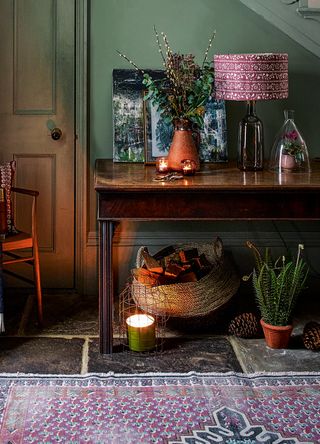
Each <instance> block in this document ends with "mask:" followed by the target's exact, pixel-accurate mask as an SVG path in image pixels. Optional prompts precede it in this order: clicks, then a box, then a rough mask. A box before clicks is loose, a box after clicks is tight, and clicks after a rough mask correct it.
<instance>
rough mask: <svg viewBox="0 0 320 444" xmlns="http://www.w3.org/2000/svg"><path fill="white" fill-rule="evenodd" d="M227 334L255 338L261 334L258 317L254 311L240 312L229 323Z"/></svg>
mask: <svg viewBox="0 0 320 444" xmlns="http://www.w3.org/2000/svg"><path fill="white" fill-rule="evenodd" d="M228 331H229V334H230V335H234V336H238V337H239V338H247V339H249V338H256V337H257V336H259V334H261V326H260V322H259V319H258V317H257V316H256V315H255V314H254V313H242V314H240V315H238V316H236V317H235V318H234V319H232V321H231V322H230V324H229V330H228Z"/></svg>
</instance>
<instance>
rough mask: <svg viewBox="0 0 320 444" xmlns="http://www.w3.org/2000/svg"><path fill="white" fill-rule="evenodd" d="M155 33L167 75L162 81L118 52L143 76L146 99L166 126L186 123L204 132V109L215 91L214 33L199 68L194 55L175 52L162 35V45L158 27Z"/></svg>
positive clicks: (162, 34)
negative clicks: (181, 121) (212, 50)
mask: <svg viewBox="0 0 320 444" xmlns="http://www.w3.org/2000/svg"><path fill="white" fill-rule="evenodd" d="M154 32H155V36H156V41H157V46H158V51H159V53H160V55H161V58H162V63H163V67H164V71H165V77H164V78H163V79H153V78H152V77H151V76H150V75H149V74H147V73H145V72H144V71H143V70H142V69H140V68H139V67H138V66H137V65H136V64H135V63H134V62H133V61H132V60H130V59H129V58H128V57H127V56H126V55H125V54H122V53H121V52H119V51H118V54H119V55H120V56H121V57H123V58H124V59H125V60H127V61H128V62H129V63H130V64H131V65H132V66H134V68H135V69H137V70H138V71H140V72H141V73H142V74H143V84H144V86H145V87H146V90H147V94H146V95H145V97H144V98H145V100H151V102H152V104H153V105H154V106H156V107H157V109H158V110H159V111H160V114H161V116H162V117H163V119H164V121H165V123H167V124H168V123H171V122H173V123H174V121H176V120H181V119H183V120H188V121H190V122H192V123H194V124H196V125H197V127H198V128H202V126H203V116H204V113H205V105H206V103H207V101H208V99H209V97H210V96H211V94H212V89H213V81H214V70H213V65H212V63H209V62H208V55H209V50H210V48H211V46H212V41H213V39H214V37H215V33H213V34H212V36H211V38H210V39H209V43H208V47H207V49H206V51H205V53H204V59H203V62H202V65H201V66H200V65H198V64H197V63H196V62H195V57H194V55H192V54H180V53H177V52H173V51H172V49H171V47H170V45H169V42H168V39H167V36H166V35H165V34H164V33H163V32H162V33H161V37H162V40H163V43H161V41H160V38H159V35H158V32H157V30H156V28H155V27H154Z"/></svg>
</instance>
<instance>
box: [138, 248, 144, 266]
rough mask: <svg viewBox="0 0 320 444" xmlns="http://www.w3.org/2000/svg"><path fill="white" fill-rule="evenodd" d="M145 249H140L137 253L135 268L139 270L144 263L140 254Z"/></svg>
mask: <svg viewBox="0 0 320 444" xmlns="http://www.w3.org/2000/svg"><path fill="white" fill-rule="evenodd" d="M145 248H146V247H140V248H139V250H138V252H137V259H136V268H141V267H142V265H143V263H144V260H143V256H142V253H143V251H144V250H145Z"/></svg>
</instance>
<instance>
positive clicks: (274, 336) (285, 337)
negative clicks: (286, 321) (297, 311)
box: [260, 319, 293, 348]
mask: <svg viewBox="0 0 320 444" xmlns="http://www.w3.org/2000/svg"><path fill="white" fill-rule="evenodd" d="M260 323H261V326H262V329H263V333H264V337H265V340H266V343H267V346H268V347H270V348H287V347H288V344H289V340H290V337H291V333H292V329H293V327H292V325H285V326H278V325H270V324H267V323H266V322H264V320H263V319H260Z"/></svg>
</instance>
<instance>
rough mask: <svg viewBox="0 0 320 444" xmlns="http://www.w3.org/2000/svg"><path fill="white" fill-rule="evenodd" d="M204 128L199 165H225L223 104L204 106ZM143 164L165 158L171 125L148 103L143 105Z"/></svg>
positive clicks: (220, 101)
mask: <svg viewBox="0 0 320 444" xmlns="http://www.w3.org/2000/svg"><path fill="white" fill-rule="evenodd" d="M203 120H204V125H203V128H202V129H201V130H200V146H199V156H200V161H201V162H227V160H228V151H227V125H226V109H225V103H224V100H214V99H211V100H209V101H208V103H207V105H206V110H205V114H204V119H203ZM144 124H145V163H146V164H153V163H155V161H156V158H157V157H159V156H166V155H167V154H168V151H169V148H170V143H171V140H172V137H173V125H172V124H167V123H165V121H164V119H162V118H161V115H160V111H159V110H157V108H156V107H155V106H153V105H152V104H151V102H150V101H145V103H144Z"/></svg>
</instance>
